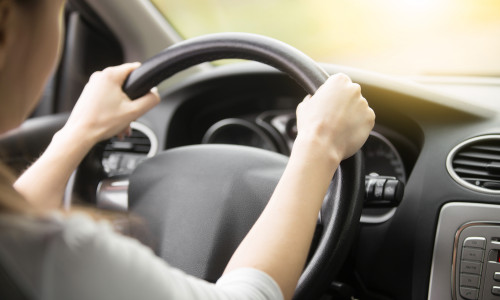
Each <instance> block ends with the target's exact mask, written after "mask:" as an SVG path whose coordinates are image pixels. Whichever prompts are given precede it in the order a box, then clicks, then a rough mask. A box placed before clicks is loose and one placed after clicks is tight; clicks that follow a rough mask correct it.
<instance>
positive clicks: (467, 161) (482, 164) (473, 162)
mask: <svg viewBox="0 0 500 300" xmlns="http://www.w3.org/2000/svg"><path fill="white" fill-rule="evenodd" d="M453 165H459V166H469V167H476V168H486V166H487V163H485V162H478V161H477V160H470V159H456V160H454V161H453Z"/></svg>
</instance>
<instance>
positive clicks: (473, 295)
mask: <svg viewBox="0 0 500 300" xmlns="http://www.w3.org/2000/svg"><path fill="white" fill-rule="evenodd" d="M460 295H461V296H462V297H464V298H465V299H468V300H477V299H478V297H479V289H474V288H468V287H460Z"/></svg>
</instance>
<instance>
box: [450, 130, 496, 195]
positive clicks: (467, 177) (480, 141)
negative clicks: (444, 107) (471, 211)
mask: <svg viewBox="0 0 500 300" xmlns="http://www.w3.org/2000/svg"><path fill="white" fill-rule="evenodd" d="M446 167H447V169H448V172H449V173H450V175H451V177H453V179H455V180H456V181H457V182H458V183H460V184H461V185H463V186H465V187H467V188H469V189H472V190H475V191H479V192H485V193H490V194H500V135H485V136H480V137H476V138H473V139H470V140H467V141H465V142H463V143H461V144H460V145H458V146H456V147H455V148H454V149H453V150H452V151H451V153H450V154H449V155H448V160H447V162H446Z"/></svg>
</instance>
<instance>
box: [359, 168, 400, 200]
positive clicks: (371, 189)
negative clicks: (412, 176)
mask: <svg viewBox="0 0 500 300" xmlns="http://www.w3.org/2000/svg"><path fill="white" fill-rule="evenodd" d="M365 192H366V193H365V204H366V205H367V206H376V207H395V206H398V204H399V203H400V202H401V200H402V199H403V194H404V184H403V182H401V181H399V180H398V179H396V177H390V176H379V175H376V174H375V175H367V176H365Z"/></svg>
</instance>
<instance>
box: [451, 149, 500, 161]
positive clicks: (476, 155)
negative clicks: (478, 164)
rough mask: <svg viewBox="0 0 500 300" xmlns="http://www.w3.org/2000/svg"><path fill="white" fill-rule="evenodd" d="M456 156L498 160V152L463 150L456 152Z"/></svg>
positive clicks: (499, 156)
mask: <svg viewBox="0 0 500 300" xmlns="http://www.w3.org/2000/svg"><path fill="white" fill-rule="evenodd" d="M457 157H468V158H476V159H481V160H488V161H500V153H499V154H490V153H486V152H476V151H463V152H459V153H458V154H457Z"/></svg>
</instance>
